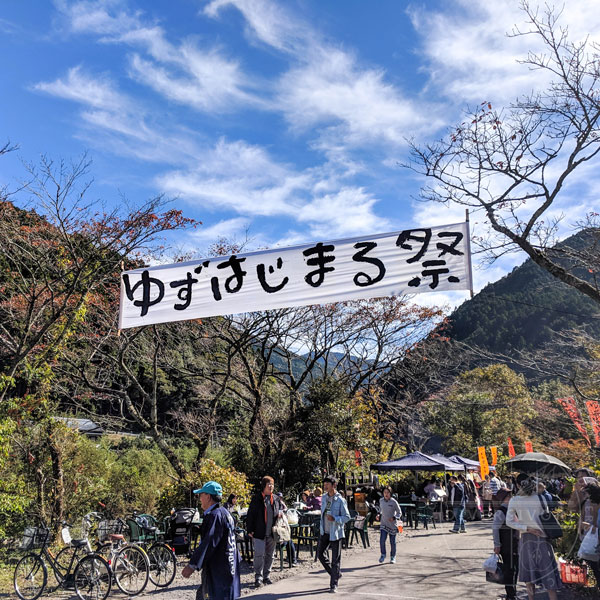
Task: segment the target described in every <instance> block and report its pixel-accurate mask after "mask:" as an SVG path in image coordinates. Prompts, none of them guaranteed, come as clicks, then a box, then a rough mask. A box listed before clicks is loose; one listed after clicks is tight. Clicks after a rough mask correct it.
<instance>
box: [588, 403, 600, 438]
mask: <svg viewBox="0 0 600 600" xmlns="http://www.w3.org/2000/svg"><path fill="white" fill-rule="evenodd" d="M585 405H586V407H587V409H588V414H589V415H590V422H591V424H592V431H593V432H594V438H595V440H596V446H597V447H600V404H598V402H596V401H595V400H588V401H587V402H586V403H585Z"/></svg>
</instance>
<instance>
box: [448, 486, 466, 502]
mask: <svg viewBox="0 0 600 600" xmlns="http://www.w3.org/2000/svg"><path fill="white" fill-rule="evenodd" d="M454 490H455V491H454V501H453V502H451V500H450V499H451V498H452V486H448V504H449V505H450V508H459V507H461V506H463V507H464V506H466V504H467V497H466V494H465V488H464V487H463V485H462V483H455V484H454Z"/></svg>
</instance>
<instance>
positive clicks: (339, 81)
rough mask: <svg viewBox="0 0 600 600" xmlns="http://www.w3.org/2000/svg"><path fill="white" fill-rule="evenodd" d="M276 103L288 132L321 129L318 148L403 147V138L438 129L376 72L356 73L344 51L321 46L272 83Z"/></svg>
mask: <svg viewBox="0 0 600 600" xmlns="http://www.w3.org/2000/svg"><path fill="white" fill-rule="evenodd" d="M278 103H279V106H280V108H281V110H282V111H283V113H284V114H285V117H286V119H287V121H288V122H289V123H290V125H291V126H292V128H293V129H299V130H306V129H309V128H311V127H315V126H318V125H322V126H325V127H326V128H325V130H324V131H323V133H322V136H321V142H320V144H321V145H322V146H323V147H326V148H328V147H330V146H335V145H336V144H339V143H340V142H342V144H343V146H344V147H348V146H350V147H356V146H361V145H363V144H365V143H366V144H369V143H373V142H375V141H377V143H378V144H381V143H386V142H387V143H388V144H393V145H403V144H404V140H405V138H406V137H410V135H411V134H414V133H416V132H417V131H419V130H427V131H431V130H432V128H435V127H436V126H439V125H440V123H441V122H440V121H439V120H437V119H436V118H432V117H431V114H430V113H429V112H426V111H425V110H424V108H425V107H424V106H423V104H422V103H418V104H417V103H415V102H414V101H412V100H409V99H408V98H406V97H404V96H403V95H402V94H401V92H400V91H399V90H398V89H397V88H396V87H394V86H393V85H391V84H390V83H387V82H386V81H385V73H384V72H383V71H382V70H375V69H366V68H361V67H360V66H359V65H358V64H357V62H356V60H355V59H354V58H353V57H352V56H351V55H350V54H348V53H347V52H344V51H342V50H339V49H335V48H332V47H321V48H319V49H317V50H315V49H313V50H312V52H311V60H309V61H308V62H307V63H306V64H301V65H299V66H297V67H294V68H292V69H290V70H289V71H288V72H287V73H286V74H284V75H283V77H282V78H281V80H280V82H279V84H278Z"/></svg>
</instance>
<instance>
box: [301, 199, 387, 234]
mask: <svg viewBox="0 0 600 600" xmlns="http://www.w3.org/2000/svg"><path fill="white" fill-rule="evenodd" d="M376 202H377V200H376V198H374V197H373V196H371V195H370V194H369V193H367V192H366V191H365V190H364V189H363V188H357V187H344V188H342V189H341V190H339V192H337V193H335V194H327V195H325V196H322V197H319V198H314V199H313V200H311V201H310V202H309V203H307V204H305V205H304V206H303V207H302V210H301V211H300V213H299V215H298V220H299V221H300V222H301V223H308V224H309V225H310V231H311V234H312V235H313V237H315V238H323V237H331V236H333V237H351V236H354V235H359V234H361V233H363V234H364V233H384V232H385V231H387V230H388V229H389V228H390V222H389V220H388V219H385V218H382V217H379V216H377V215H376V214H375V213H374V212H373V209H374V207H375V204H376Z"/></svg>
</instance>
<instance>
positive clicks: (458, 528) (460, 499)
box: [448, 475, 467, 533]
mask: <svg viewBox="0 0 600 600" xmlns="http://www.w3.org/2000/svg"><path fill="white" fill-rule="evenodd" d="M448 486H449V488H448V505H449V506H450V508H451V509H452V513H453V515H454V527H453V528H452V529H451V530H450V532H451V533H466V528H465V507H466V505H467V495H466V494H465V488H464V487H463V485H462V484H461V483H459V481H458V478H456V477H455V476H454V475H452V477H450V480H449V481H448Z"/></svg>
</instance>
